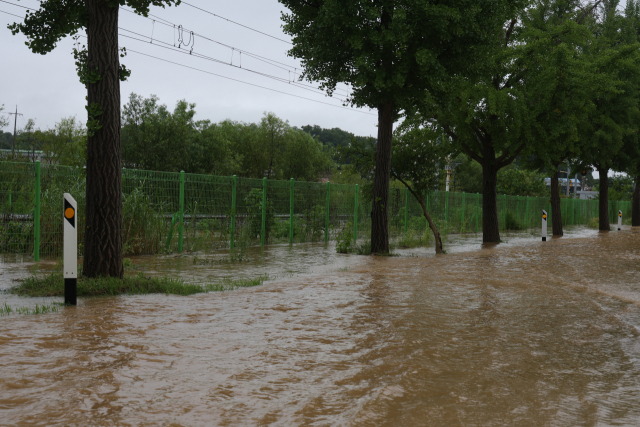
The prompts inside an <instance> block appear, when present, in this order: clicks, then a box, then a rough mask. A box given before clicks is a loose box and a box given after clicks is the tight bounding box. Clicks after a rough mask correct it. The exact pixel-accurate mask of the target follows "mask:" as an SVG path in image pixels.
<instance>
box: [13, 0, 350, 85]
mask: <svg viewBox="0 0 640 427" xmlns="http://www.w3.org/2000/svg"><path fill="white" fill-rule="evenodd" d="M0 2H2V3H7V4H10V5H13V6H18V7H21V8H23V9H32V8H29V7H27V6H22V5H19V4H16V3H12V2H8V1H6V0H0ZM182 3H184V4H187V5H188V6H191V7H193V8H195V9H199V10H202V11H203V12H206V13H209V14H211V15H214V16H217V17H219V18H221V19H225V20H227V21H229V22H233V23H235V24H238V25H241V26H243V27H246V26H245V25H242V24H239V23H236V22H234V21H231V20H229V19H227V18H224V17H221V16H219V15H216V14H214V13H212V12H208V11H206V10H204V9H201V8H199V7H197V6H194V5H192V4H189V3H186V2H184V1H183V2H182ZM120 9H122V10H124V11H126V12H129V13H132V14H135V15H138V16H142V17H143V18H147V19H150V20H152V21H153V22H154V26H155V22H156V20H154V19H151V18H149V17H145V16H143V15H139V14H138V13H136V12H134V11H132V10H129V9H126V8H123V7H120ZM5 13H8V12H5ZM10 15H12V14H10ZM13 16H16V17H18V18H23V19H24V17H20V16H18V15H13ZM149 16H153V17H154V18H156V19H158V20H159V21H163V22H159V23H160V24H162V25H165V26H168V27H172V28H173V29H174V31H175V30H176V29H181V30H183V31H187V32H188V33H191V35H197V36H198V37H201V38H203V39H204V40H208V41H211V42H213V43H216V44H219V45H221V46H224V47H226V48H229V49H231V51H232V52H236V51H237V52H238V53H239V54H240V60H242V54H243V53H244V54H245V55H247V56H249V57H250V58H253V59H256V60H258V61H262V62H265V63H267V64H269V65H272V66H275V67H277V68H281V69H282V70H284V71H287V72H288V73H289V75H291V74H293V79H291V78H289V79H284V78H282V77H276V76H271V75H268V74H266V73H261V72H258V71H254V70H249V71H250V72H253V73H256V74H260V75H263V76H265V77H268V78H273V79H276V80H279V81H283V82H284V81H287V83H289V84H293V85H295V86H297V87H300V88H303V89H305V90H314V91H319V92H322V93H324V91H323V90H322V89H320V88H317V87H315V86H312V85H308V84H305V83H300V82H299V81H298V80H297V79H296V77H297V76H299V75H300V74H299V73H298V72H297V68H298V67H294V66H292V65H287V64H285V63H283V62H279V61H276V60H273V59H270V58H267V57H264V56H261V55H257V54H254V53H251V52H249V51H246V50H243V49H238V48H236V47H234V46H230V45H227V44H225V43H222V42H219V41H217V40H214V39H211V38H209V37H206V36H204V35H202V34H199V33H196V32H193V31H190V30H187V29H186V28H184V27H182V26H181V25H178V26H176V24H174V23H172V22H171V21H168V20H166V19H163V18H160V17H158V16H155V15H152V14H149ZM246 28H249V29H252V28H250V27H246ZM120 29H121V30H124V31H128V32H131V33H133V34H136V35H139V36H141V37H145V38H150V39H151V42H152V43H153V40H154V39H153V34H152V35H151V37H148V36H144V35H142V34H139V33H135V32H133V31H130V30H126V29H124V28H120ZM252 30H253V29H252ZM254 31H257V30H254ZM258 32H260V31H258ZM121 35H122V36H124V37H129V36H126V35H124V34H121ZM265 35H268V34H265ZM270 37H271V36H270ZM129 38H133V37H129ZM179 38H180V37H179ZM134 39H135V38H134ZM141 41H143V40H141ZM156 42H160V43H163V44H166V45H169V43H166V42H161V41H159V40H156ZM193 42H194V40H193V37H190V39H189V44H190V45H192V48H191V50H190V51H189V53H190V54H192V53H193ZM174 47H175V44H174ZM179 48H180V47H179ZM180 49H181V48H180ZM199 56H200V57H202V58H204V59H208V60H212V61H214V62H219V63H221V64H227V63H226V62H225V61H220V60H217V59H215V58H211V57H206V56H205V55H202V54H200V55H199ZM232 60H233V56H232ZM276 64H279V65H282V66H284V67H287V68H283V67H281V66H279V65H276ZM227 65H229V64H227ZM231 66H234V65H233V64H231ZM236 68H237V67H236ZM239 68H242V66H240V67H239ZM243 69H244V68H243ZM291 69H293V72H292V71H291ZM309 88H312V89H309ZM334 92H336V93H337V94H339V95H342V96H349V95H350V93H349V92H348V91H346V90H344V89H340V88H336V89H335V90H334Z"/></svg>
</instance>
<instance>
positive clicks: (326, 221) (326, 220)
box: [324, 181, 331, 243]
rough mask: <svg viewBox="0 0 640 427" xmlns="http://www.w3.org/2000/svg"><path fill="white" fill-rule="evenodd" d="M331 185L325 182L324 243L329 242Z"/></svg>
mask: <svg viewBox="0 0 640 427" xmlns="http://www.w3.org/2000/svg"><path fill="white" fill-rule="evenodd" d="M330 204H331V183H330V182H329V181H327V208H326V209H325V217H324V242H325V243H327V242H328V241H329V208H330V207H331V205H330Z"/></svg>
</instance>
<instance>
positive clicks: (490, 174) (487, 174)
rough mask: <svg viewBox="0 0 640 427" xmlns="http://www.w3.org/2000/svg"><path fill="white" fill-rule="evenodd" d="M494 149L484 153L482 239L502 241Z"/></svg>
mask: <svg viewBox="0 0 640 427" xmlns="http://www.w3.org/2000/svg"><path fill="white" fill-rule="evenodd" d="M494 159H495V154H494V153H493V149H490V150H489V153H485V155H484V163H483V165H482V241H483V242H484V243H498V242H500V222H499V220H498V194H497V192H496V186H497V184H498V168H497V167H496V165H495V160H494Z"/></svg>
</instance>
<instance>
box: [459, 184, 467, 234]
mask: <svg viewBox="0 0 640 427" xmlns="http://www.w3.org/2000/svg"><path fill="white" fill-rule="evenodd" d="M466 199H467V193H465V192H464V191H463V192H462V220H461V223H460V232H461V233H462V230H463V229H464V228H465V227H464V207H465V206H464V205H465V203H466V201H467V200H466Z"/></svg>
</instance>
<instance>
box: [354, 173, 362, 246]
mask: <svg viewBox="0 0 640 427" xmlns="http://www.w3.org/2000/svg"><path fill="white" fill-rule="evenodd" d="M359 192H360V186H359V185H358V184H356V199H355V204H354V208H353V239H354V240H355V241H358V193H359Z"/></svg>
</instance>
